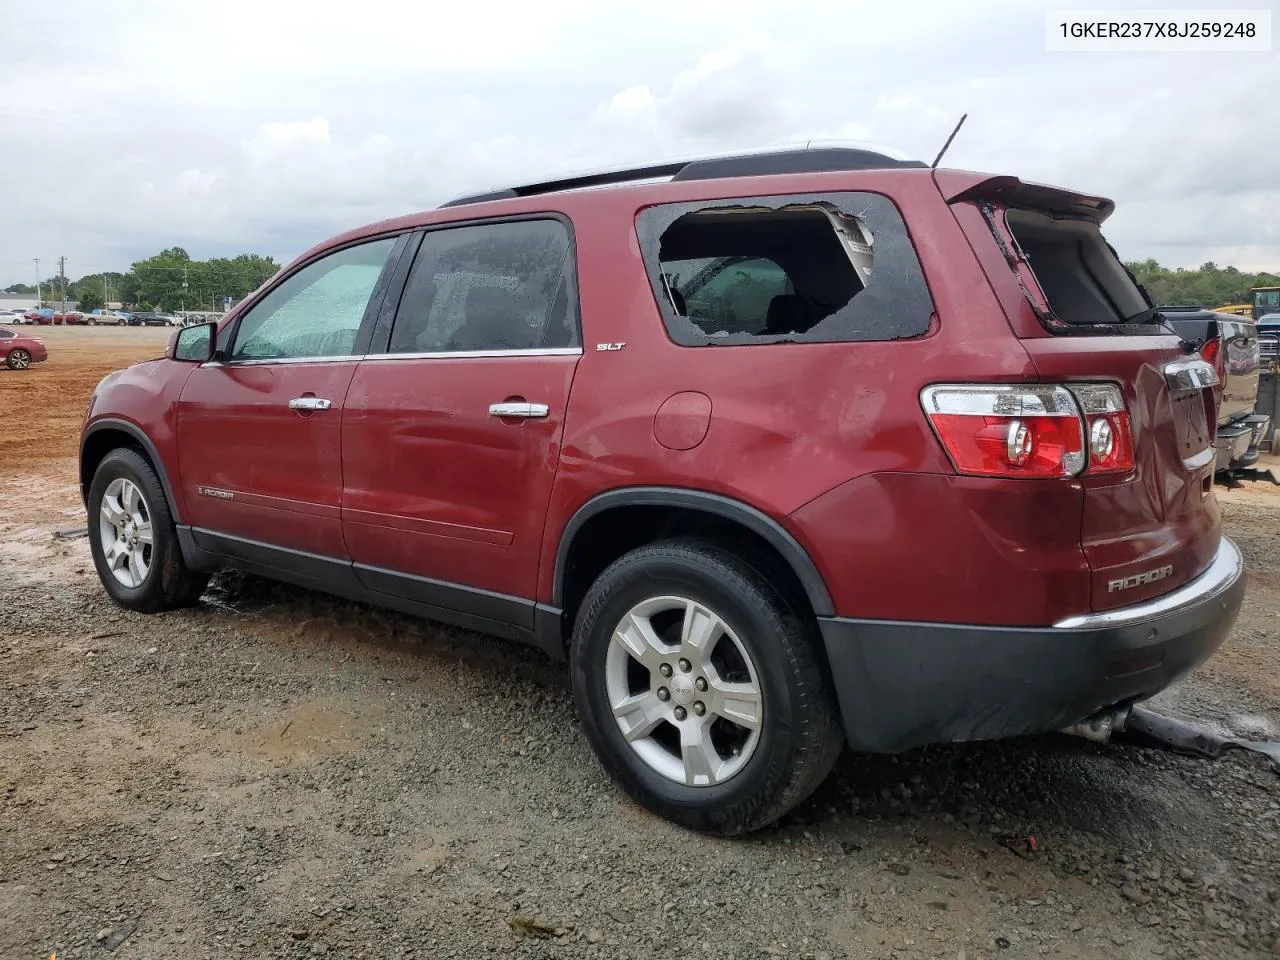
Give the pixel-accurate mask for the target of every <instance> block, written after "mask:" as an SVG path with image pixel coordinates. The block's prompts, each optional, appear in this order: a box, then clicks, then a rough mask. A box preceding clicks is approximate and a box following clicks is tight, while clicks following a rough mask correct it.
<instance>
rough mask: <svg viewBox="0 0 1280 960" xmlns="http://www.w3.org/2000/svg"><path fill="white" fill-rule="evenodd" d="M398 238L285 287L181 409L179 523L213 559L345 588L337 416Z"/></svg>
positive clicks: (205, 368)
mask: <svg viewBox="0 0 1280 960" xmlns="http://www.w3.org/2000/svg"><path fill="white" fill-rule="evenodd" d="M397 243H398V238H396V237H388V238H383V239H379V240H373V241H368V242H365V243H361V244H357V245H354V246H348V247H345V248H343V249H341V250H338V251H336V252H333V253H329V254H327V255H325V256H322V257H320V258H319V259H317V260H313V261H311V262H310V263H308V264H306V265H304V266H303V267H301V268H300V269H298V270H296V271H294V272H293V273H292V274H290V275H289V276H287V277H285V278H283V279H282V280H281V281H279V282H278V283H277V284H276V285H275V286H274V287H273V288H272V289H271V290H270V291H268V292H267V293H266V294H265V296H263V297H262V298H261V299H260V300H258V302H257V303H255V304H254V305H253V306H251V307H250V308H249V309H248V311H247V312H246V313H245V314H244V315H243V316H241V317H240V318H239V320H238V326H237V328H236V330H235V331H234V334H233V336H234V339H233V341H232V343H231V344H230V345H229V347H228V348H227V349H226V351H225V356H224V357H223V359H221V360H220V361H218V362H212V363H206V364H203V365H202V366H200V367H199V368H197V369H196V370H194V371H193V372H192V374H191V376H190V378H189V379H188V380H187V383H186V386H185V387H184V388H183V391H182V397H181V399H180V401H179V403H178V414H177V416H178V422H177V436H178V463H179V470H180V474H181V480H180V482H181V484H182V488H183V500H184V501H185V503H186V516H185V517H184V520H186V521H187V522H188V523H190V524H191V526H192V528H193V530H192V534H193V537H194V538H195V540H196V542H197V543H198V544H199V545H200V546H201V547H203V548H204V549H206V550H210V551H211V552H214V553H218V554H221V555H224V556H230V557H235V558H238V559H241V560H245V561H249V562H252V563H257V564H261V565H266V566H273V567H286V568H288V569H290V570H292V571H293V572H295V573H305V574H307V575H309V576H311V577H312V578H314V579H322V580H329V579H341V578H342V576H343V568H344V565H345V566H348V567H349V565H346V564H345V561H346V560H347V552H346V547H345V545H344V543H343V539H342V521H341V517H340V507H341V500H342V458H341V455H342V447H341V429H342V407H343V403H344V401H345V399H346V395H347V387H348V386H349V385H350V383H351V378H352V375H353V374H354V373H355V370H356V366H357V365H358V363H359V362H360V355H361V354H362V353H363V351H364V349H365V344H367V343H368V338H369V329H370V327H371V324H372V318H373V317H374V316H375V315H376V313H377V309H378V306H379V301H380V299H381V292H382V287H383V284H382V283H380V282H379V281H380V278H381V277H382V276H383V274H384V273H385V272H386V270H387V268H388V263H389V262H390V261H391V260H392V259H393V258H392V252H393V250H395V249H396V247H397Z"/></svg>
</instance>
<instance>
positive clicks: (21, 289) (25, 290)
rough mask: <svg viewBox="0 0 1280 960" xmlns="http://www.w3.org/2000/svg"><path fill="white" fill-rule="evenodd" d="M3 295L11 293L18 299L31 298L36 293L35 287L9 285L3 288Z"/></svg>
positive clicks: (21, 284) (17, 284) (23, 284)
mask: <svg viewBox="0 0 1280 960" xmlns="http://www.w3.org/2000/svg"><path fill="white" fill-rule="evenodd" d="M4 292H5V293H12V294H15V295H16V296H19V297H33V296H35V293H36V288H35V287H29V286H27V285H26V284H25V283H11V284H9V286H7V287H5V288H4Z"/></svg>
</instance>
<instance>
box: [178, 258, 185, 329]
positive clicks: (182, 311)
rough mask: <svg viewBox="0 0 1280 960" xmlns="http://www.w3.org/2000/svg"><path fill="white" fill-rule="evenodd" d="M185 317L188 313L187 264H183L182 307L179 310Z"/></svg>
mask: <svg viewBox="0 0 1280 960" xmlns="http://www.w3.org/2000/svg"><path fill="white" fill-rule="evenodd" d="M178 312H179V313H181V314H182V315H183V317H184V318H185V316H186V313H187V265H186V264H185V263H184V264H183V265H182V309H181V310H179V311H178Z"/></svg>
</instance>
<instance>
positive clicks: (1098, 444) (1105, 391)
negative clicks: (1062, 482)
mask: <svg viewBox="0 0 1280 960" xmlns="http://www.w3.org/2000/svg"><path fill="white" fill-rule="evenodd" d="M1070 389H1071V393H1072V395H1073V396H1074V397H1075V398H1076V402H1077V403H1079V404H1080V412H1081V413H1082V414H1083V415H1084V423H1085V435H1086V436H1087V437H1088V438H1089V466H1088V467H1087V468H1086V471H1085V472H1086V473H1090V474H1095V473H1128V472H1129V471H1130V470H1132V469H1133V430H1132V429H1131V427H1130V424H1129V413H1128V411H1126V410H1125V406H1124V394H1122V393H1121V392H1120V388H1119V387H1117V386H1116V385H1115V384H1113V383H1080V384H1072V385H1071V388H1070Z"/></svg>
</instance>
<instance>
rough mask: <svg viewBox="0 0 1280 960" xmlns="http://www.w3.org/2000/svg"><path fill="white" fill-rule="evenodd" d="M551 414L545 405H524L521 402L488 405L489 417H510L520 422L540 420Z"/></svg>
mask: <svg viewBox="0 0 1280 960" xmlns="http://www.w3.org/2000/svg"><path fill="white" fill-rule="evenodd" d="M550 412H551V408H550V407H548V406H547V405H546V404H545V403H525V402H523V401H516V402H507V403H491V404H489V416H491V417H504V418H506V417H510V418H513V419H520V420H541V419H542V418H543V417H545V416H546V415H547V414H549V413H550Z"/></svg>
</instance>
